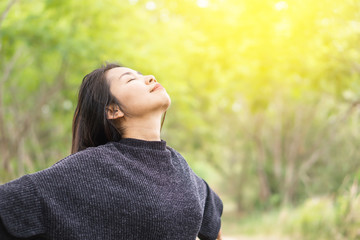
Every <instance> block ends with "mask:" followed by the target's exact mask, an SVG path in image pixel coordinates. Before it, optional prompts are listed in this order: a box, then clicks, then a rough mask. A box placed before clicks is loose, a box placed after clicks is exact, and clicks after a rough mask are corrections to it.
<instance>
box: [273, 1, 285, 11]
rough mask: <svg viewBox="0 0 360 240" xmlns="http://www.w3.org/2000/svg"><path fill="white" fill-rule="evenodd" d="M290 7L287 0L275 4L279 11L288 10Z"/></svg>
mask: <svg viewBox="0 0 360 240" xmlns="http://www.w3.org/2000/svg"><path fill="white" fill-rule="evenodd" d="M287 8H288V4H287V3H286V2H285V1H281V2H277V3H276V4H275V9H276V10H277V11H282V10H286V9H287Z"/></svg>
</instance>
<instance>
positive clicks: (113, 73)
mask: <svg viewBox="0 0 360 240" xmlns="http://www.w3.org/2000/svg"><path fill="white" fill-rule="evenodd" d="M128 72H130V73H133V74H136V71H135V70H133V69H131V68H127V67H116V68H112V69H110V70H108V71H106V78H107V79H114V78H119V77H120V76H121V75H122V74H124V73H128Z"/></svg>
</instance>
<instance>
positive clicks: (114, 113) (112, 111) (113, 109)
mask: <svg viewBox="0 0 360 240" xmlns="http://www.w3.org/2000/svg"><path fill="white" fill-rule="evenodd" d="M123 116H124V113H123V112H122V111H121V110H120V108H119V106H118V105H115V104H111V105H109V106H107V107H106V117H107V119H118V118H121V117H123Z"/></svg>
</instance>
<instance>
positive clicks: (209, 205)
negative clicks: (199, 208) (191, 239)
mask: <svg viewBox="0 0 360 240" xmlns="http://www.w3.org/2000/svg"><path fill="white" fill-rule="evenodd" d="M203 181H204V180H203ZM204 183H205V185H206V192H207V193H206V200H205V208H204V215H203V221H202V224H201V228H200V232H199V234H198V237H199V238H200V239H201V240H215V239H216V238H217V236H218V233H219V231H220V227H221V215H222V211H223V203H222V201H221V199H220V198H219V196H218V195H217V194H216V193H215V192H214V191H213V190H212V189H211V188H210V187H209V185H208V184H207V183H206V182H205V181H204Z"/></svg>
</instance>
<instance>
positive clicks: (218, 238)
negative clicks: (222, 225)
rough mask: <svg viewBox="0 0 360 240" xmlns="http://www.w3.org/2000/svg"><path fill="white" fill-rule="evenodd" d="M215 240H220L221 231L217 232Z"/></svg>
mask: <svg viewBox="0 0 360 240" xmlns="http://www.w3.org/2000/svg"><path fill="white" fill-rule="evenodd" d="M216 240H222V237H221V229H220V230H219V234H218V236H217V238H216Z"/></svg>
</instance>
